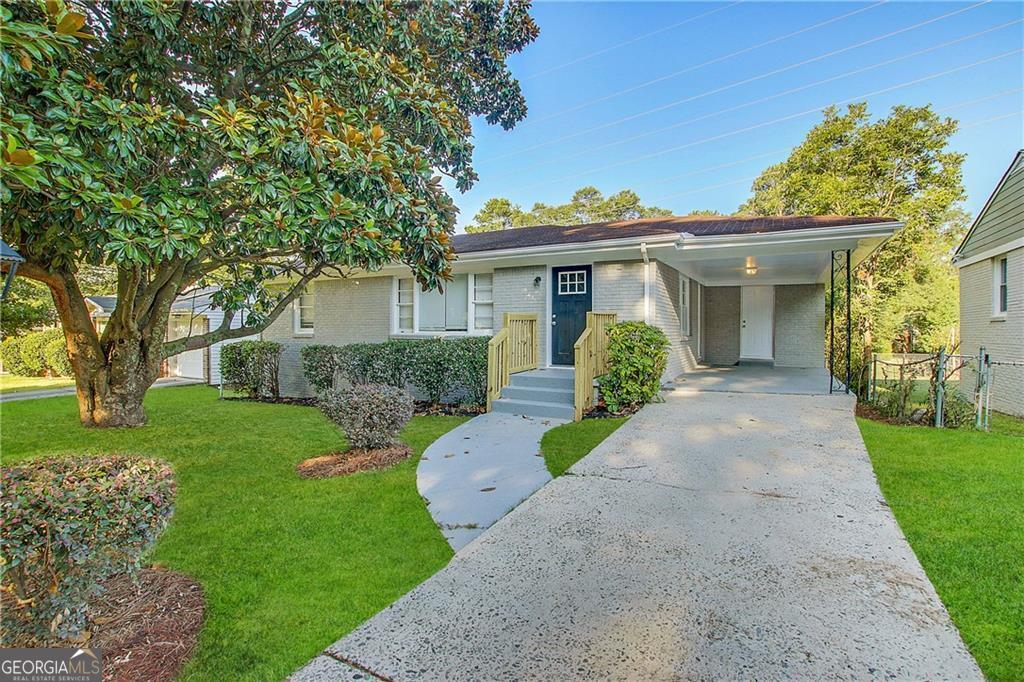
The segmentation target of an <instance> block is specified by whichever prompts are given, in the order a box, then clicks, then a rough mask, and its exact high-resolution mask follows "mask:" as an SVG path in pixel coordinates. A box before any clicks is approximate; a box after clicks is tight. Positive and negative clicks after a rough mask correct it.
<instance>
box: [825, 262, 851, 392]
mask: <svg viewBox="0 0 1024 682" xmlns="http://www.w3.org/2000/svg"><path fill="white" fill-rule="evenodd" d="M831 260H832V262H831V267H830V269H829V290H828V372H829V383H828V392H829V393H835V392H837V391H839V390H842V391H843V392H844V393H849V392H850V381H851V379H852V376H851V357H850V352H851V348H850V340H851V338H852V334H853V325H852V324H851V320H850V299H851V289H852V285H853V279H852V273H851V271H850V250H849V249H845V250H842V251H833V252H832V259H831ZM837 336H838V338H837ZM837 372H840V373H841V376H842V378H840V376H839V375H837Z"/></svg>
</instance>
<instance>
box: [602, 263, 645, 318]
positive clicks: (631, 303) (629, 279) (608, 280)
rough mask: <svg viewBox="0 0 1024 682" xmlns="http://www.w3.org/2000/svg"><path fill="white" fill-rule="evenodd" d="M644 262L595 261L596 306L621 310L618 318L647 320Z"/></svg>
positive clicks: (606, 309) (615, 310)
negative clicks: (645, 313) (645, 314)
mask: <svg viewBox="0 0 1024 682" xmlns="http://www.w3.org/2000/svg"><path fill="white" fill-rule="evenodd" d="M643 268H644V263H643V261H640V260H636V261H626V262H618V263H594V298H593V302H592V306H593V309H594V310H596V311H599V312H603V313H604V312H610V313H618V316H619V321H620V322H623V321H625V320H640V321H643V319H644V270H643Z"/></svg>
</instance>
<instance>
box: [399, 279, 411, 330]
mask: <svg viewBox="0 0 1024 682" xmlns="http://www.w3.org/2000/svg"><path fill="white" fill-rule="evenodd" d="M414 288H415V286H414V282H413V279H412V277H403V278H402V279H400V280H398V287H397V289H396V290H395V291H396V294H395V304H396V305H397V306H398V314H397V318H396V319H397V325H396V328H395V329H396V331H398V332H404V333H407V334H408V333H411V332H412V331H413V329H414V326H413V314H414V312H415V307H414V305H415V304H414V303H413V301H414V299H415V294H414V293H413V289H414Z"/></svg>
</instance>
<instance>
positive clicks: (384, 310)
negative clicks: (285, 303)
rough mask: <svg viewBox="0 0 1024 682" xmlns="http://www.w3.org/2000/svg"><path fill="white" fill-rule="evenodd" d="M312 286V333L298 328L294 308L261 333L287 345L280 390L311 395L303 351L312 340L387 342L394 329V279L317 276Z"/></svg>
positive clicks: (293, 394) (344, 342)
mask: <svg viewBox="0 0 1024 682" xmlns="http://www.w3.org/2000/svg"><path fill="white" fill-rule="evenodd" d="M311 287H312V291H313V329H314V331H313V334H312V335H311V336H304V335H297V334H295V332H294V331H293V317H292V311H291V310H287V311H285V312H284V313H282V314H281V316H280V317H279V318H277V320H275V321H274V323H273V324H271V325H270V326H269V327H267V328H266V329H265V330H264V331H263V334H262V338H263V339H264V340H266V341H277V342H278V343H280V344H282V345H283V346H284V351H283V352H282V354H281V372H280V381H281V395H285V396H310V395H313V391H312V389H311V388H310V387H309V384H308V383H306V379H305V377H304V376H303V375H302V359H301V357H300V355H299V351H300V349H301V348H302V347H303V346H307V345H310V344H321V343H327V344H333V345H344V344H346V343H361V342H369V343H375V342H379V341H386V340H387V338H388V335H389V334H390V331H391V278H390V277H363V278H358V279H330V280H326V279H325V280H317V281H315V282H313V283H312V285H311Z"/></svg>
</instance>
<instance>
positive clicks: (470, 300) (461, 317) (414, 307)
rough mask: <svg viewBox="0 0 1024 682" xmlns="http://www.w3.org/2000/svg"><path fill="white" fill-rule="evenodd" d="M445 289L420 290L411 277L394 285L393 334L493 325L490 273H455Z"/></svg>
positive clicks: (482, 329) (487, 328) (486, 328)
mask: <svg viewBox="0 0 1024 682" xmlns="http://www.w3.org/2000/svg"><path fill="white" fill-rule="evenodd" d="M443 286H444V291H443V292H441V291H437V290H433V291H421V290H420V288H419V287H417V286H416V285H415V282H414V281H413V279H412V278H411V277H402V278H398V279H396V281H395V285H394V303H395V309H394V312H393V316H392V319H393V324H392V330H393V332H394V333H396V334H418V333H425V334H436V333H453V334H459V333H463V334H466V333H487V332H490V331H491V329H492V328H493V326H494V283H493V277H492V275H491V274H490V273H485V274H467V275H455V277H454V278H452V280H451V281H449V282H445V284H444V285H443Z"/></svg>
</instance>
